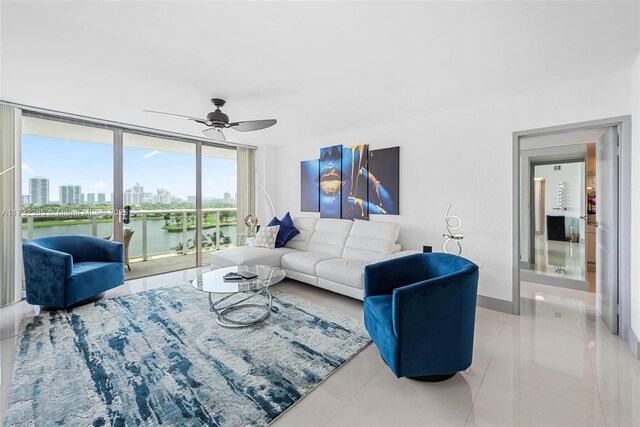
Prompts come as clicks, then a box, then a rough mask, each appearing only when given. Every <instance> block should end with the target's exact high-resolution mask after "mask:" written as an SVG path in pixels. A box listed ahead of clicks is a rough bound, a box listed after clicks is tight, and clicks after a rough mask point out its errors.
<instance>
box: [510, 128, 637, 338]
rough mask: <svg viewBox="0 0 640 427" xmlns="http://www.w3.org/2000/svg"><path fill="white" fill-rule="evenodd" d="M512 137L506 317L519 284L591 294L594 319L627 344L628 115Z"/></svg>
mask: <svg viewBox="0 0 640 427" xmlns="http://www.w3.org/2000/svg"><path fill="white" fill-rule="evenodd" d="M513 140H514V162H513V164H514V213H513V224H514V236H517V238H516V239H514V248H513V254H514V257H513V266H514V269H513V271H514V277H513V313H514V314H519V312H520V280H525V281H530V282H537V283H543V284H547V285H552V286H563V287H569V288H574V289H579V290H583V291H587V292H588V291H589V290H590V289H591V290H593V291H595V301H596V310H597V313H598V316H600V317H601V318H602V320H603V321H604V322H605V323H606V325H607V326H608V328H609V329H610V331H611V332H612V333H613V334H618V333H620V335H621V337H622V339H624V340H626V339H627V334H628V328H629V325H630V298H629V294H630V275H629V270H630V265H629V264H630V260H629V257H628V254H629V248H630V241H629V238H628V236H629V230H630V217H629V212H630V209H629V207H630V206H629V202H630V176H629V170H630V168H629V165H628V162H629V152H630V141H631V135H630V117H628V116H625V117H617V118H612V119H604V120H595V121H591V122H584V123H576V124H571V125H562V126H554V127H550V128H543V129H534V130H528V131H521V132H515V133H514V134H513ZM594 160H595V161H594ZM596 215H597V217H596ZM623 255H624V256H623Z"/></svg>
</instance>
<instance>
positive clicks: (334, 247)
mask: <svg viewBox="0 0 640 427" xmlns="http://www.w3.org/2000/svg"><path fill="white" fill-rule="evenodd" d="M352 225H353V221H351V220H350V219H334V218H320V219H319V220H318V222H317V224H316V229H315V231H314V232H313V234H312V235H311V239H309V246H308V247H307V250H308V251H310V252H320V253H324V254H327V255H332V256H335V257H341V256H342V253H343V251H344V244H345V242H346V241H347V237H349V232H350V231H351V226H352Z"/></svg>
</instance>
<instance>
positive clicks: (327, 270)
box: [316, 258, 369, 289]
mask: <svg viewBox="0 0 640 427" xmlns="http://www.w3.org/2000/svg"><path fill="white" fill-rule="evenodd" d="M367 264H369V261H365V260H359V259H348V258H336V259H329V260H325V261H321V262H319V263H318V265H317V266H316V274H317V275H318V277H322V278H323V279H327V280H331V281H333V282H337V283H342V284H344V285H349V286H353V287H354V288H358V289H363V288H364V267H365V266H366V265H367Z"/></svg>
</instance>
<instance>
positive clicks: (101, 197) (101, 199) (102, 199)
mask: <svg viewBox="0 0 640 427" xmlns="http://www.w3.org/2000/svg"><path fill="white" fill-rule="evenodd" d="M106 202H107V196H106V195H105V194H104V193H98V204H100V205H104V204H105V203H106Z"/></svg>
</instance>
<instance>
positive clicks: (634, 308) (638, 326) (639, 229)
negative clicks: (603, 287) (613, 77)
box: [631, 55, 640, 337]
mask: <svg viewBox="0 0 640 427" xmlns="http://www.w3.org/2000/svg"><path fill="white" fill-rule="evenodd" d="M631 115H632V117H631V137H632V143H631V146H632V148H631V194H632V195H633V197H632V199H631V328H632V329H633V332H634V333H635V335H636V337H640V246H639V245H638V242H640V219H639V218H640V55H638V58H636V60H635V62H634V63H633V67H632V68H631Z"/></svg>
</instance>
